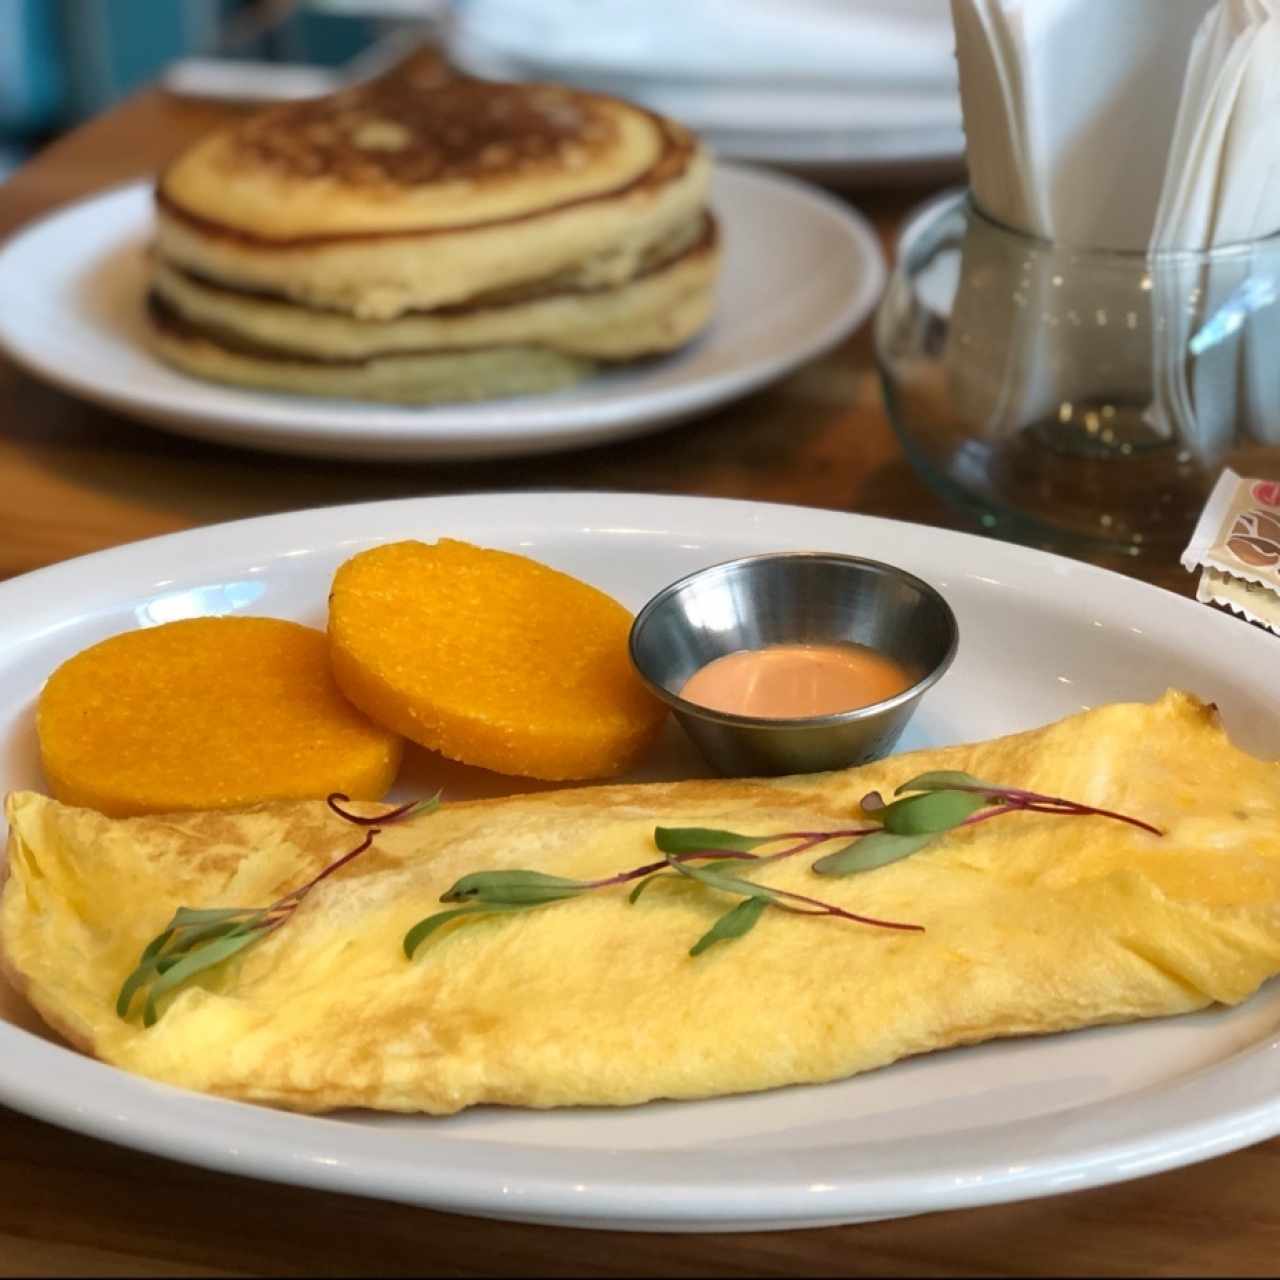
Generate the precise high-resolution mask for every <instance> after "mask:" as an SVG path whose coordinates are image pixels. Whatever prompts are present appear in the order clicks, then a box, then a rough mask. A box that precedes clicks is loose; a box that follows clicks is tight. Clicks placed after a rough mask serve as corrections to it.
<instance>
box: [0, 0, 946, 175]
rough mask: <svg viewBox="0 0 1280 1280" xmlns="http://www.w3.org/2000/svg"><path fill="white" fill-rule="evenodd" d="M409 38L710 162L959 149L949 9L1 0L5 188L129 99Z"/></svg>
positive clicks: (595, 2) (373, 55)
mask: <svg viewBox="0 0 1280 1280" xmlns="http://www.w3.org/2000/svg"><path fill="white" fill-rule="evenodd" d="M423 39H427V40H431V41H433V42H434V43H436V44H438V45H439V46H441V47H442V48H443V49H444V51H445V52H446V54H447V55H448V56H449V58H450V59H451V60H452V61H453V62H454V63H455V64H456V65H458V66H459V67H461V68H462V69H463V70H466V71H469V72H472V73H473V74H477V75H484V76H491V77H497V78H503V79H542V80H558V81H562V82H568V83H577V84H582V85H585V86H587V87H590V88H597V89H603V90H607V91H610V92H614V93H618V94H620V95H622V96H625V97H630V98H632V99H635V100H638V101H642V102H645V103H647V104H648V105H651V106H653V107H654V108H656V109H658V110H661V111H664V112H666V113H668V114H670V115H673V116H675V117H677V118H678V119H681V120H683V121H684V122H685V123H686V124H687V125H689V126H690V127H692V128H694V129H696V130H698V131H699V132H700V133H702V134H703V135H704V136H705V137H707V139H708V140H709V141H710V142H711V143H712V145H713V146H714V147H715V148H716V150H717V151H718V152H719V153H720V154H721V155H723V156H726V157H728V158H733V159H741V160H750V161H755V162H758V163H765V164H776V165H779V166H781V167H784V168H788V169H791V170H793V171H798V172H802V173H804V174H805V176H809V177H813V178H816V179H818V180H820V181H829V182H832V183H835V184H837V185H839V184H855V185H856V184H859V183H865V182H868V181H882V180H886V179H887V180H891V181H892V180H895V179H898V180H911V181H917V180H919V179H920V178H922V177H931V176H934V174H935V173H938V174H941V173H944V172H946V171H948V170H956V169H958V167H959V164H960V157H961V155H962V151H963V137H962V134H961V128H960V107H959V100H958V94H957V89H956V69H955V58H954V37H953V34H952V29H951V21H950V10H949V4H948V0H0V178H2V177H3V175H4V174H5V173H6V172H8V171H11V170H12V168H13V167H14V166H16V165H17V164H19V163H20V162H21V160H22V158H23V157H24V156H26V155H29V154H30V153H31V152H32V151H34V150H36V149H38V148H39V147H40V146H41V145H43V144H44V143H45V142H47V141H49V140H50V139H52V138H53V137H55V136H56V135H57V134H58V133H59V132H61V131H62V130H64V129H67V128H69V127H70V126H72V125H74V124H76V123H77V122H79V121H80V120H82V119H84V118H85V117H86V116H89V115H92V114H93V113H95V112H98V111H101V110H103V109H104V108H106V107H108V106H110V105H111V104H112V103H113V102H116V101H117V100H119V99H120V98H121V97H124V96H125V95H127V94H129V93H130V92H132V91H133V90H135V89H137V88H139V87H140V86H141V85H143V84H146V83H149V82H152V81H155V80H160V81H161V82H162V83H164V84H165V85H166V87H167V88H169V89H170V90H171V91H172V92H175V93H180V94H185V95H189V96H194V97H213V98H224V99H232V100H238V101H245V102H266V101H272V100H279V99H282V98H290V97H303V96H310V95H313V94H318V93H324V92H327V91H329V90H331V89H333V88H335V87H337V86H338V85H340V84H343V83H350V82H352V81H355V80H358V79H361V78H364V77H367V76H369V75H373V74H376V73H377V72H378V71H380V70H382V69H383V68H384V67H385V66H387V65H390V64H391V63H392V62H394V61H395V60H396V59H397V58H398V57H399V56H401V54H402V53H404V52H405V51H406V50H407V49H408V48H409V47H411V46H412V45H414V44H416V43H419V42H421V41H422V40H423Z"/></svg>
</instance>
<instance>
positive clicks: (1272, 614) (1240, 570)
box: [1182, 468, 1280, 635]
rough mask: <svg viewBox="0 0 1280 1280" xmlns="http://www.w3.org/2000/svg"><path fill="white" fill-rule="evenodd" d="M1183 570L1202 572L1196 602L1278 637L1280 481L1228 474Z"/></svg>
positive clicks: (1214, 495) (1207, 510) (1193, 538)
mask: <svg viewBox="0 0 1280 1280" xmlns="http://www.w3.org/2000/svg"><path fill="white" fill-rule="evenodd" d="M1182 566H1183V568H1185V569H1186V570H1188V571H1189V572H1191V573H1194V572H1195V571H1196V570H1197V569H1200V570H1201V571H1202V572H1201V576H1200V585H1199V589H1198V591H1197V593H1196V599H1198V600H1203V601H1205V602H1206V603H1209V604H1218V605H1222V606H1223V607H1225V608H1228V609H1230V610H1232V612H1234V613H1238V614H1240V615H1241V616H1242V617H1245V618H1248V619H1249V621H1250V622H1256V623H1258V624H1260V625H1261V626H1264V627H1266V628H1267V629H1268V630H1269V631H1274V632H1275V633H1276V635H1280V481H1276V480H1249V479H1246V478H1243V477H1241V476H1238V475H1236V473H1235V472H1234V471H1232V470H1230V469H1229V468H1228V469H1227V470H1226V471H1224V472H1223V473H1222V475H1221V476H1220V477H1219V479H1218V483H1217V484H1216V485H1214V487H1213V492H1212V493H1211V494H1210V495H1209V502H1208V504H1207V505H1206V506H1205V509H1204V511H1203V513H1202V514H1201V516H1200V521H1199V523H1198V524H1197V525H1196V531H1195V533H1194V534H1192V535H1191V542H1190V545H1188V547H1187V549H1186V551H1184V552H1183V554H1182Z"/></svg>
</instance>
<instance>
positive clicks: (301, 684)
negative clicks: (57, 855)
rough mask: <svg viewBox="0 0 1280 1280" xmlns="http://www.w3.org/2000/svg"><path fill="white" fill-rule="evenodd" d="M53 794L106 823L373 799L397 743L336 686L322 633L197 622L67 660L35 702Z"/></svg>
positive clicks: (117, 639) (390, 775)
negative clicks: (296, 802)
mask: <svg viewBox="0 0 1280 1280" xmlns="http://www.w3.org/2000/svg"><path fill="white" fill-rule="evenodd" d="M36 730H37V733H38V736H39V739H40V754H41V758H42V760H43V763H44V771H45V776H46V778H47V779H48V783H49V787H50V789H51V790H52V792H53V795H54V797H55V798H56V799H58V800H61V801H63V802H65V803H67V804H75V805H83V806H86V807H88V808H92V809H98V810H100V811H101V812H102V813H106V814H109V815H111V816H113V817H126V816H129V815H133V814H141V813H166V812H173V811H176V810H181V809H226V808H236V807H239V806H242V805H247V804H253V803H256V802H258V801H261V800H285V799H302V798H306V797H320V796H325V795H328V794H329V793H330V792H333V791H342V792H345V793H346V794H347V795H349V796H351V797H352V798H358V799H364V800H377V799H380V798H381V797H382V796H383V795H385V794H386V792H387V791H388V790H389V788H390V786H391V784H392V782H393V781H394V780H395V776H396V771H397V769H398V768H399V766H400V755H401V749H402V746H403V743H402V742H401V740H400V738H399V737H397V736H396V735H395V734H394V733H391V732H389V731H388V730H386V729H383V728H380V727H379V726H378V725H375V724H372V723H371V722H370V721H369V720H367V719H366V718H365V717H364V716H363V715H362V714H361V713H360V712H359V711H357V710H356V708H355V707H353V706H352V705H351V704H350V703H349V702H347V700H346V699H345V698H343V696H342V694H341V693H340V692H339V691H338V688H337V686H336V685H335V684H334V681H333V674H332V672H331V671H330V669H329V655H328V646H327V644H326V641H325V636H324V633H323V632H322V631H317V630H315V629H314V628H312V627H304V626H300V625H299V624H297V623H295V622H284V621H282V620H279V619H276V618H246V617H226V618H193V619H190V620H188V621H183V622H169V623H165V624H164V625H162V626H158V627H149V628H146V629H144V630H140V631H128V632H125V633H124V634H123V635H118V636H113V637H111V638H110V639H109V640H103V641H101V642H100V643H99V644H95V645H93V646H92V647H91V648H88V649H85V650H84V651H83V652H82V653H79V654H77V655H76V656H75V657H74V658H71V659H69V660H68V661H67V662H64V663H63V664H62V666H60V667H59V668H58V669H57V670H56V671H55V672H54V673H53V675H52V676H50V677H49V680H48V682H47V683H46V684H45V687H44V690H43V692H42V693H41V695H40V701H39V704H38V706H37V709H36Z"/></svg>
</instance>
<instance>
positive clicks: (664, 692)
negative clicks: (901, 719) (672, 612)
mask: <svg viewBox="0 0 1280 1280" xmlns="http://www.w3.org/2000/svg"><path fill="white" fill-rule="evenodd" d="M768 560H809V561H815V560H826V561H834V562H836V563H838V564H840V565H843V566H846V567H851V568H859V569H870V570H872V571H873V572H876V573H883V574H887V575H889V576H891V577H894V578H898V579H900V580H902V581H905V582H908V583H910V584H911V585H912V586H913V587H915V588H916V589H917V590H918V591H919V592H920V593H921V595H923V596H924V597H925V598H926V599H928V600H930V601H931V603H932V604H934V605H935V606H936V607H938V608H939V610H940V613H941V616H942V618H943V620H944V621H945V623H946V624H947V627H948V630H949V631H950V633H951V642H950V644H948V646H947V651H946V653H945V654H943V656H942V658H941V660H940V661H939V662H938V663H937V664H936V665H935V666H934V667H933V668H932V670H930V671H928V672H926V673H925V674H924V675H923V676H921V677H920V679H919V680H917V681H916V682H915V683H914V684H913V685H911V686H909V687H908V688H906V689H904V690H903V691H902V692H901V693H895V694H894V695H893V697H891V698H882V699H881V700H880V701H879V702H870V703H868V704H867V705H866V706H865V707H853V708H852V709H851V710H849V711H833V712H830V713H828V714H827V715H821V716H788V717H783V716H744V715H739V714H737V713H736V712H732V711H716V710H714V709H713V708H711V707H704V706H703V705H702V704H701V703H698V702H691V701H689V699H688V698H682V697H681V696H680V695H679V694H678V693H672V692H671V690H670V689H668V688H667V687H666V686H665V685H663V684H660V683H659V682H658V681H657V680H654V679H653V678H652V677H651V676H650V675H649V673H648V672H647V671H646V670H645V669H644V667H643V665H642V664H641V662H640V659H639V657H638V656H637V652H636V650H637V648H638V644H637V637H638V636H639V635H640V633H641V631H642V630H643V628H644V624H645V623H646V622H647V621H648V619H649V618H651V617H652V616H653V615H654V614H655V613H656V612H657V611H658V610H659V609H660V608H661V607H662V606H663V605H664V604H666V603H667V602H668V601H669V600H670V599H671V597H672V596H674V595H675V594H676V593H677V592H678V591H679V590H680V589H681V588H682V587H683V586H685V585H686V584H687V583H689V582H692V581H693V580H694V579H695V578H700V577H703V576H704V575H706V574H710V573H715V572H717V571H723V570H726V569H730V568H735V567H737V566H738V565H747V564H758V563H761V562H763V561H768ZM959 645H960V627H959V624H958V623H957V621H956V615H955V612H954V611H953V610H952V608H951V606H950V605H949V604H948V603H947V601H946V598H945V597H944V596H943V595H942V593H941V592H940V591H938V589H937V588H936V587H933V586H931V585H930V584H929V583H927V582H926V581H925V580H924V579H923V578H920V577H917V576H916V575H915V574H914V573H911V572H910V571H909V570H907V569H903V568H900V567H899V566H898V565H895V564H889V563H888V562H887V561H885V560H872V559H870V558H869V557H866V556H851V555H846V554H844V553H843V552H839V551H766V552H763V553H761V554H758V555H752V556H737V557H734V558H733V559H731V560H721V561H718V562H717V563H716V564H709V565H704V566H703V567H702V568H701V569H694V570H692V571H691V572H690V573H686V574H684V575H683V577H680V578H677V579H676V580H675V581H674V582H669V583H668V584H667V585H666V586H665V587H663V588H661V589H660V590H659V591H657V592H655V593H654V595H652V596H651V597H650V598H649V599H648V600H647V601H646V602H645V604H644V606H643V607H642V608H641V610H640V612H639V613H637V614H636V616H635V619H634V620H633V622H632V623H631V630H630V632H629V634H628V637H627V652H628V654H629V655H630V658H631V666H632V668H633V669H634V671H635V672H636V674H637V675H638V676H639V677H640V679H641V680H642V681H643V682H644V684H645V686H646V687H647V688H648V689H649V690H650V692H651V693H653V694H654V695H655V696H656V697H658V698H660V699H661V700H662V701H663V702H665V703H666V704H667V705H668V706H669V707H671V709H672V710H673V711H675V712H676V713H677V714H680V715H690V716H696V717H697V718H698V719H701V720H710V721H712V722H713V723H716V724H723V725H729V726H732V727H735V728H740V729H762V730H793V731H794V730H796V729H811V728H812V729H825V728H830V727H833V726H837V725H844V724H854V723H856V722H857V721H859V720H869V719H871V718H873V717H875V716H879V715H882V714H884V712H886V711H892V710H896V709H897V708H898V707H901V706H904V705H906V704H909V703H912V702H915V701H917V700H918V699H920V698H921V697H923V696H924V694H926V693H927V692H928V691H929V690H930V689H931V688H932V687H933V686H934V685H935V684H937V683H938V681H939V680H941V679H942V677H943V676H944V675H946V673H947V671H948V669H949V668H950V666H951V664H952V662H953V661H954V660H955V656H956V651H957V649H958V648H959Z"/></svg>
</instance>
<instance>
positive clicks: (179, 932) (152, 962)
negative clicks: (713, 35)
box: [116, 792, 440, 1027]
mask: <svg viewBox="0 0 1280 1280" xmlns="http://www.w3.org/2000/svg"><path fill="white" fill-rule="evenodd" d="M349 799H350V797H348V796H345V795H343V794H342V793H341V792H334V793H333V794H332V795H331V796H329V797H328V799H327V803H328V805H329V807H330V808H331V809H332V810H333V812H334V813H336V814H337V815H338V816H339V817H340V818H343V819H345V820H346V821H347V822H351V823H355V824H356V825H358V826H363V827H367V828H368V831H367V832H366V833H365V837H364V839H363V840H361V841H360V843H359V844H358V845H356V847H355V848H354V849H350V850H348V851H347V852H346V853H344V854H343V855H342V856H341V857H340V858H338V859H336V860H335V861H333V862H331V863H329V864H328V866H326V867H324V868H322V869H321V871H320V872H319V873H318V874H317V875H315V876H313V877H312V878H311V879H310V880H308V881H307V883H306V884H304V885H301V886H300V887H299V888H297V889H293V890H291V891H290V892H289V893H286V894H285V895H284V896H283V897H281V898H278V899H277V900H276V901H275V902H273V903H272V904H271V905H270V906H269V907H212V908H206V909H201V910H195V909H193V908H191V907H179V908H178V909H177V910H176V911H175V912H174V914H173V918H172V919H171V920H170V921H169V923H168V924H167V925H166V926H165V927H164V930H163V931H162V932H161V933H160V934H158V935H157V936H156V937H155V938H153V939H152V940H151V941H150V942H149V943H148V944H147V946H146V948H145V949H144V951H143V952H142V955H141V957H140V958H139V960H138V964H137V966H136V967H135V968H134V970H133V972H132V973H130V974H129V976H128V977H127V978H126V979H125V980H124V983H123V984H122V985H121V987H120V994H119V995H118V996H117V997H116V1013H117V1014H118V1015H119V1016H120V1017H122V1018H127V1017H128V1016H129V1010H130V1007H131V1005H132V1004H133V1000H134V997H135V996H136V995H137V994H138V993H139V992H141V991H144V990H145V991H146V996H147V998H146V1002H145V1004H144V1005H143V1009H142V1022H143V1025H144V1026H147V1027H151V1026H154V1025H155V1023H156V1021H157V1019H158V1018H159V1016H160V1007H159V1001H160V999H161V997H163V996H165V995H168V994H169V993H170V992H171V991H174V990H176V989H177V988H178V987H180V986H181V985H182V984H183V983H184V982H186V981H187V980H188V979H189V978H194V977H195V976H196V974H198V973H203V972H205V971H206V970H208V969H212V968H213V967H214V966H215V965H219V964H221V963H222V962H223V961H224V960H229V959H230V958H231V957H232V956H233V955H235V954H236V953H237V952H239V951H243V950H244V949H245V948H246V947H248V946H251V945H252V944H253V943H255V942H260V941H261V940H262V939H263V938H265V937H266V936H267V935H268V934H271V933H274V932H275V930H277V929H278V928H280V926H281V925H282V924H285V923H286V922H287V921H288V920H289V919H290V918H291V917H292V916H293V913H294V912H295V911H296V910H297V909H298V907H299V906H301V904H302V900H303V899H304V898H305V897H306V896H307V895H308V894H309V893H310V892H311V891H312V890H313V889H314V888H315V887H316V885H318V884H320V883H321V881H323V880H327V879H328V878H329V877H330V876H331V875H333V874H335V873H336V872H338V871H341V870H342V868H343V867H345V866H346V865H347V864H348V863H350V862H352V861H354V860H355V859H356V858H358V857H359V856H360V855H361V854H362V853H364V852H366V851H367V850H368V849H369V848H370V847H371V846H372V845H373V842H374V840H375V839H376V838H377V837H378V836H379V835H381V833H382V828H381V826H377V825H375V824H377V823H381V824H383V825H386V824H387V823H389V822H397V821H400V820H403V819H405V818H409V817H413V816H414V815H416V814H419V813H428V812H430V811H431V810H432V809H434V808H436V807H437V806H438V805H439V803H440V795H439V793H438V792H437V793H436V795H434V796H432V797H430V798H429V799H427V800H415V801H413V802H412V803H410V804H406V805H401V806H400V807H399V808H397V809H391V810H389V811H387V812H385V813H381V814H379V815H378V816H377V817H375V818H365V817H361V816H359V815H358V814H354V813H351V812H350V811H349V810H346V809H343V808H342V807H341V804H342V802H349Z"/></svg>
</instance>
